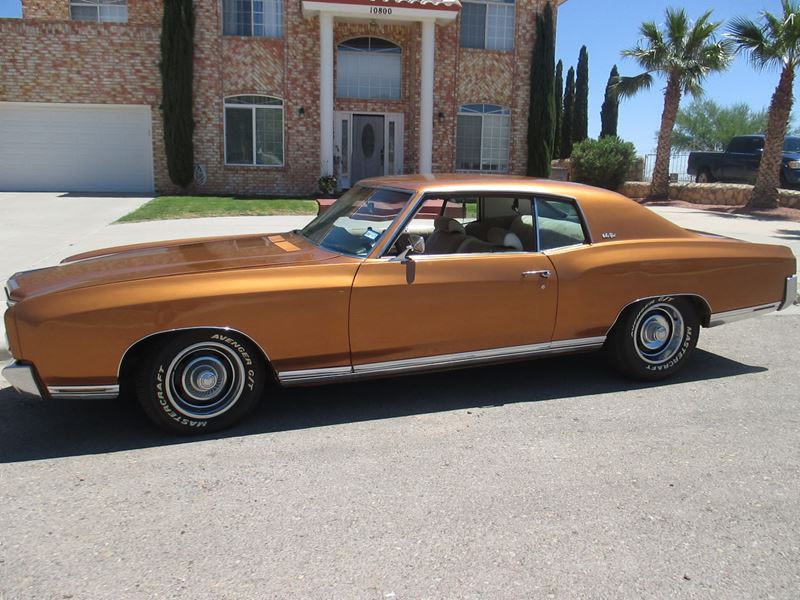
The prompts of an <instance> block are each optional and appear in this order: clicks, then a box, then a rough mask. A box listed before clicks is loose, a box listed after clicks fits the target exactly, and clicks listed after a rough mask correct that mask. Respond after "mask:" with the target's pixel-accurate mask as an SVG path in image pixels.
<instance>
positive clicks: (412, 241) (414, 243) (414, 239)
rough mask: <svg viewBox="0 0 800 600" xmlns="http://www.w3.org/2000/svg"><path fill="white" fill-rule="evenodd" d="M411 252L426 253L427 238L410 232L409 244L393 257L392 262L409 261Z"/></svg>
mask: <svg viewBox="0 0 800 600" xmlns="http://www.w3.org/2000/svg"><path fill="white" fill-rule="evenodd" d="M409 254H425V238H424V237H422V236H421V235H416V234H413V233H410V234H408V245H407V246H406V247H405V248H404V249H403V251H402V252H401V253H400V254H398V255H397V256H395V257H394V258H393V259H392V262H401V263H404V262H408V260H409V258H408V255H409Z"/></svg>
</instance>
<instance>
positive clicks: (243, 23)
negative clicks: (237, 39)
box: [222, 0, 283, 37]
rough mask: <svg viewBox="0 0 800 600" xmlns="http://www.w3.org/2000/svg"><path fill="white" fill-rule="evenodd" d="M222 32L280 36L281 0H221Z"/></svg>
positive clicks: (281, 28)
mask: <svg viewBox="0 0 800 600" xmlns="http://www.w3.org/2000/svg"><path fill="white" fill-rule="evenodd" d="M222 33H223V34H225V35H250V36H255V37H281V36H282V35H283V0H222Z"/></svg>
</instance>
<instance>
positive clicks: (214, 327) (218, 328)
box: [117, 325, 272, 380]
mask: <svg viewBox="0 0 800 600" xmlns="http://www.w3.org/2000/svg"><path fill="white" fill-rule="evenodd" d="M197 329H210V330H214V331H230V332H232V333H238V334H239V335H241V336H244V337H246V338H247V339H248V340H250V341H251V342H252V343H253V345H254V346H255V347H256V348H258V349H259V350H261V354H263V355H264V360H266V361H267V367H268V368H272V361H271V360H270V358H269V355H268V354H267V353H266V352H265V351H264V348H262V347H261V344H259V343H258V342H256V341H255V340H254V339H253V338H252V337H250V336H249V335H247V334H246V333H244V332H243V331H239V330H238V329H233V328H232V327H224V326H222V325H204V326H202V325H201V326H196V327H176V328H175V329H163V330H161V331H154V332H153V333H148V334H147V335H146V336H144V337H140V338H139V339H138V340H136V341H135V342H133V343H132V344H131V345H130V346H128V347H127V348H126V349H125V352H123V353H122V356H121V357H120V359H119V364H118V365H117V379H118V380H119V378H120V375H122V365H123V363H124V362H125V357H126V356H127V355H128V352H130V351H131V348H133V347H134V346H136V345H137V344H139V342H143V341H145V340H146V339H149V338H151V337H153V336H155V335H161V334H162V333H178V332H181V331H194V330H197Z"/></svg>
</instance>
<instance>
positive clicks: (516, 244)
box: [486, 227, 523, 250]
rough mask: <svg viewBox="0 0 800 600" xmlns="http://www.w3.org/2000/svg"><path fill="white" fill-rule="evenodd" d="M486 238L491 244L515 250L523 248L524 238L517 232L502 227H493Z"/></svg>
mask: <svg viewBox="0 0 800 600" xmlns="http://www.w3.org/2000/svg"><path fill="white" fill-rule="evenodd" d="M486 239H488V240H489V243H490V244H494V245H495V246H503V247H505V248H514V250H522V249H523V248H522V240H521V239H519V236H518V235H517V234H516V233H511V232H510V231H506V230H505V229H503V228H502V227H492V228H491V229H489V231H488V232H487V234H486Z"/></svg>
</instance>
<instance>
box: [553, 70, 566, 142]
mask: <svg viewBox="0 0 800 600" xmlns="http://www.w3.org/2000/svg"><path fill="white" fill-rule="evenodd" d="M555 104H556V132H555V135H554V136H553V158H561V121H562V119H563V117H564V63H562V62H561V61H558V64H557V65H556V87H555Z"/></svg>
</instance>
